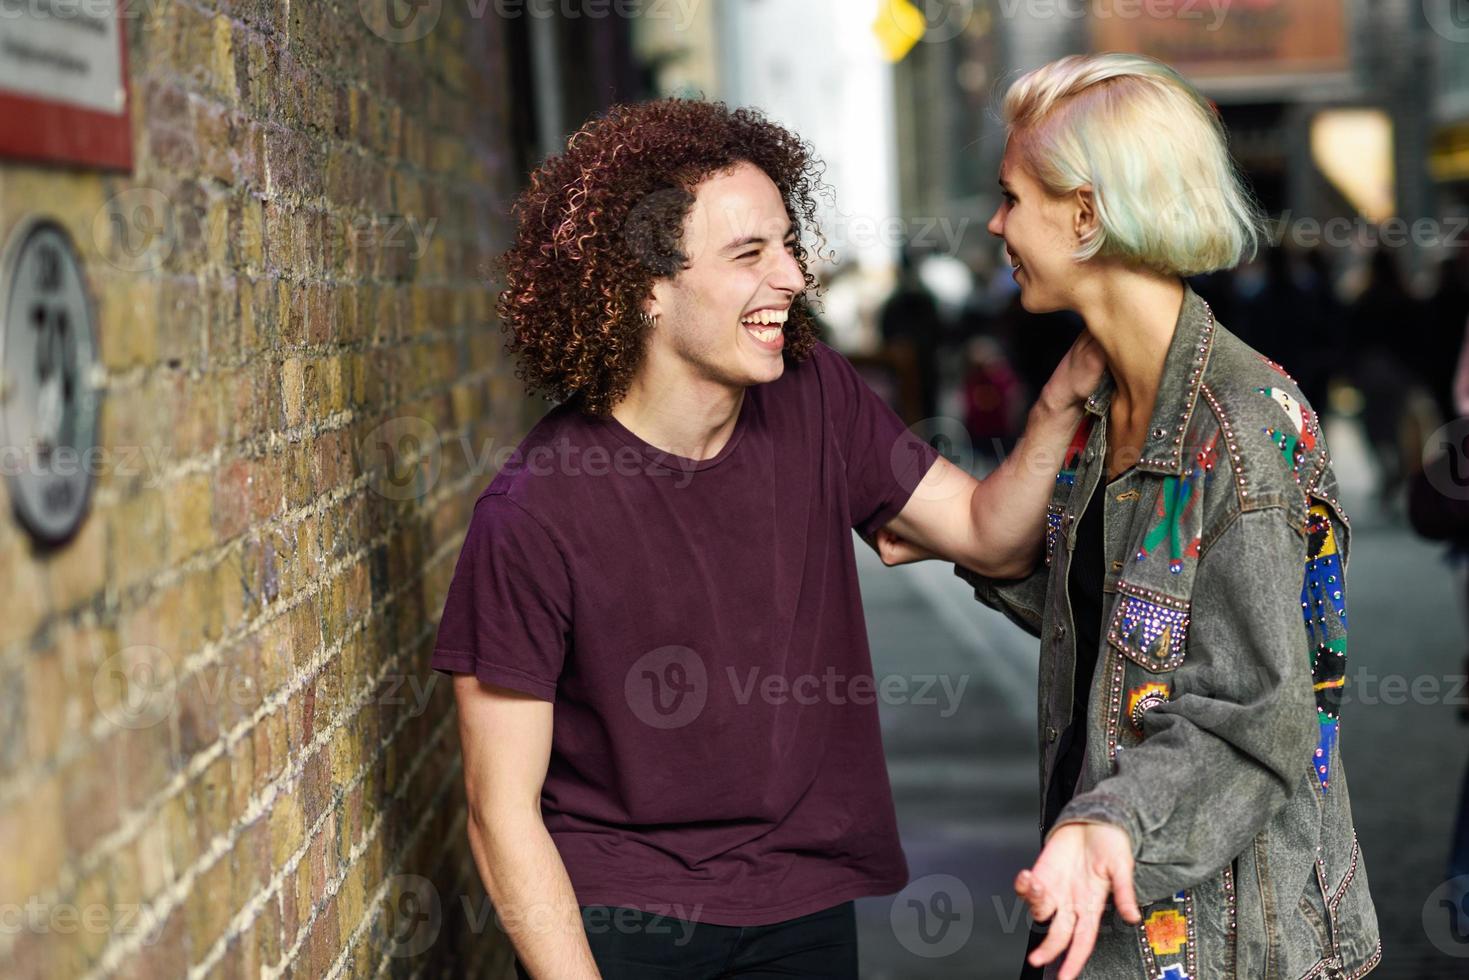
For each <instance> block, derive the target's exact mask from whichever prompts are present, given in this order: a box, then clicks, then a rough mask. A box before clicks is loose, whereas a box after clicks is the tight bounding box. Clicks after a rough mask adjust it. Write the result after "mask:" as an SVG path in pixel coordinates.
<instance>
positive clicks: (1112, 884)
mask: <svg viewBox="0 0 1469 980" xmlns="http://www.w3.org/2000/svg"><path fill="white" fill-rule="evenodd" d="M1003 113H1004V118H1005V121H1006V124H1007V127H1008V139H1007V145H1006V150H1005V155H1004V160H1003V162H1002V165H1001V170H1000V184H1001V185H1002V187H1003V189H1004V198H1003V201H1002V203H1001V204H1000V206H999V208H998V210H997V211H996V212H995V215H994V217H993V218H992V219H991V221H990V223H989V230H990V231H991V232H992V233H993V234H995V235H997V236H999V237H1000V238H1002V239H1003V240H1004V242H1005V246H1006V249H1007V251H1008V253H1009V255H1010V258H1011V262H1012V264H1013V265H1014V268H1015V279H1016V281H1017V283H1018V284H1019V286H1020V291H1021V292H1020V297H1021V302H1022V304H1023V305H1024V307H1025V308H1026V309H1027V310H1029V311H1031V312H1035V313H1040V312H1046V311H1053V310H1060V309H1069V310H1075V311H1076V312H1077V313H1079V314H1080V315H1081V316H1082V318H1083V319H1084V320H1085V322H1086V327H1087V331H1088V333H1089V334H1090V335H1091V336H1092V337H1093V338H1094V339H1095V340H1096V342H1097V344H1098V345H1099V346H1100V347H1101V348H1102V350H1103V351H1104V352H1105V354H1106V359H1107V373H1106V375H1105V376H1104V377H1103V379H1102V382H1101V385H1100V386H1099V387H1098V389H1097V390H1096V392H1095V393H1094V394H1093V395H1092V397H1091V398H1090V399H1089V400H1088V401H1087V403H1086V410H1087V413H1086V416H1085V417H1084V419H1083V421H1082V424H1081V425H1080V427H1079V428H1078V430H1077V432H1076V436H1075V438H1074V439H1073V441H1072V449H1071V451H1070V452H1069V453H1068V455H1067V458H1066V461H1065V463H1064V464H1063V467H1062V469H1061V471H1060V473H1059V474H1058V475H1057V478H1056V485H1055V490H1054V494H1053V497H1052V500H1051V503H1050V508H1049V513H1048V521H1047V528H1048V530H1047V535H1046V562H1045V565H1044V566H1043V567H1040V568H1038V569H1037V570H1036V571H1035V572H1033V573H1032V574H1031V575H1029V576H1028V577H1026V578H1023V579H1019V580H1009V581H1001V580H997V579H994V578H989V577H985V576H982V575H979V574H976V573H974V572H971V571H969V570H967V569H963V568H958V569H956V571H957V572H958V574H960V575H961V576H962V577H964V578H966V580H968V581H969V582H971V583H972V584H973V585H974V587H975V595H976V597H977V598H978V599H980V600H981V601H983V602H985V603H987V604H990V605H993V606H995V607H997V608H999V609H1001V610H1003V611H1005V612H1006V614H1007V615H1008V616H1010V617H1011V618H1012V619H1013V620H1015V621H1016V622H1017V623H1019V624H1020V625H1021V626H1022V627H1024V628H1025V629H1027V630H1029V631H1030V632H1032V633H1034V634H1035V635H1037V636H1039V637H1040V638H1041V665H1040V680H1041V684H1040V711H1039V730H1040V737H1041V755H1042V769H1043V778H1042V811H1043V813H1042V824H1041V826H1042V831H1043V834H1044V837H1045V844H1044V848H1043V849H1042V851H1041V854H1040V857H1039V859H1038V860H1037V861H1036V863H1035V865H1034V866H1033V867H1032V868H1030V869H1027V870H1025V871H1022V872H1021V873H1020V874H1019V876H1018V877H1017V879H1016V882H1015V887H1016V890H1017V892H1018V893H1019V894H1020V895H1021V896H1022V897H1023V898H1024V899H1025V900H1026V901H1027V902H1028V903H1029V905H1030V908H1031V912H1032V914H1033V916H1034V918H1035V919H1036V920H1037V921H1039V922H1048V923H1049V929H1048V930H1047V932H1046V934H1045V935H1044V936H1042V935H1039V934H1035V935H1033V938H1032V943H1031V950H1030V951H1029V956H1028V963H1029V965H1030V968H1031V969H1032V970H1034V969H1035V968H1037V967H1040V966H1042V965H1045V964H1056V963H1058V962H1059V976H1060V978H1061V980H1069V978H1072V977H1076V976H1078V975H1080V974H1081V973H1082V970H1083V967H1084V968H1085V975H1086V976H1087V977H1098V978H1119V980H1120V978H1138V980H1142V978H1146V980H1154V978H1159V977H1173V978H1182V977H1211V978H1212V977H1235V976H1239V977H1250V978H1257V977H1290V978H1298V977H1359V976H1362V975H1364V974H1365V973H1367V972H1368V971H1369V970H1371V969H1372V968H1373V967H1374V966H1375V965H1376V964H1377V962H1378V961H1379V959H1380V957H1381V944H1380V942H1379V940H1378V931H1377V920H1376V914H1375V911H1374V908H1373V904H1372V900H1371V898H1370V896H1369V894H1368V888H1367V877H1366V872H1365V870H1364V866H1363V860H1362V855H1361V853H1360V851H1359V849H1358V846H1357V841H1356V835H1355V833H1354V831H1353V826H1352V817H1351V807H1350V804H1349V801H1348V795H1347V783H1346V777H1345V773H1344V771H1343V767H1342V762H1341V756H1340V754H1339V739H1338V728H1337V725H1338V722H1337V717H1338V707H1339V705H1340V703H1341V690H1342V683H1343V680H1344V678H1345V659H1346V639H1347V615H1346V584H1345V574H1346V565H1347V558H1348V548H1349V526H1348V523H1347V518H1346V515H1345V514H1344V513H1343V511H1342V509H1341V507H1340V505H1339V504H1338V503H1337V501H1336V499H1335V498H1336V493H1337V490H1336V486H1337V484H1336V478H1335V476H1334V474H1333V472H1332V468H1331V461H1330V457H1329V455H1328V452H1327V447H1326V442H1325V439H1324V438H1323V436H1322V432H1321V427H1320V425H1319V423H1318V420H1317V416H1316V413H1315V412H1314V411H1313V410H1312V408H1311V406H1310V405H1309V404H1308V403H1307V401H1306V399H1305V398H1304V397H1303V396H1302V394H1301V392H1300V389H1299V388H1298V387H1297V385H1296V383H1295V382H1294V381H1293V380H1292V379H1291V378H1290V377H1289V376H1288V375H1287V374H1286V373H1285V371H1284V370H1283V369H1282V368H1281V367H1280V366H1279V365H1276V364H1273V363H1271V362H1269V361H1267V360H1266V359H1265V358H1264V357H1263V356H1262V355H1260V354H1258V353H1257V352H1255V351H1254V350H1252V349H1251V348H1249V347H1248V346H1246V345H1245V344H1244V343H1242V342H1241V341H1240V340H1239V339H1238V338H1237V337H1235V336H1234V335H1233V334H1232V333H1230V332H1229V331H1228V330H1226V329H1225V328H1224V326H1223V325H1222V324H1220V323H1218V322H1217V321H1216V319H1215V318H1214V315H1213V312H1212V311H1211V310H1210V308H1209V307H1208V305H1207V304H1206V303H1205V302H1204V301H1203V300H1202V299H1201V298H1200V297H1199V296H1198V295H1196V294H1195V293H1194V292H1193V290H1192V289H1191V288H1190V287H1189V285H1188V283H1187V282H1186V281H1185V278H1184V277H1187V276H1192V275H1195V274H1198V273H1203V272H1208V271H1211V270H1216V269H1224V268H1230V267H1232V266H1234V265H1235V264H1236V263H1238V262H1239V261H1240V259H1241V257H1242V256H1243V255H1245V254H1246V253H1251V254H1252V253H1253V251H1254V250H1255V248H1256V245H1257V243H1258V238H1259V231H1260V216H1259V214H1258V212H1257V210H1256V208H1255V206H1254V205H1253V203H1252V202H1251V200H1250V198H1249V196H1248V194H1247V192H1246V191H1245V190H1244V188H1243V185H1242V182H1241V180H1240V178H1239V176H1238V173H1237V171H1236V169H1235V168H1234V166H1233V164H1232V163H1231V161H1230V158H1229V154H1228V151H1227V149H1226V146H1225V137H1224V132H1223V128H1222V126H1221V124H1220V121H1219V119H1218V117H1217V115H1216V114H1215V112H1214V111H1213V109H1212V108H1211V106H1210V105H1209V103H1208V102H1207V101H1206V100H1205V99H1204V98H1203V97H1202V96H1200V94H1199V93H1198V92H1197V91H1196V90H1195V89H1194V88H1193V87H1192V86H1191V85H1190V84H1189V83H1188V82H1187V81H1185V80H1184V79H1183V78H1182V77H1181V76H1179V75H1178V73H1176V72H1175V71H1173V70H1172V69H1170V68H1168V67H1167V66H1166V65H1163V64H1161V63H1159V62H1157V61H1154V60H1151V59H1148V58H1144V57H1139V56H1133V55H1121V54H1104V55H1096V56H1086V57H1084V56H1073V57H1068V58H1063V59H1061V60H1059V61H1056V62H1053V63H1051V64H1048V65H1045V66H1043V67H1041V68H1039V69H1037V70H1035V71H1033V72H1031V73H1029V74H1027V75H1025V76H1023V77H1022V78H1020V79H1019V80H1018V81H1017V82H1016V83H1015V84H1014V86H1013V87H1012V88H1010V90H1009V91H1008V93H1007V94H1006V96H1005V99H1004V106H1003ZM880 545H881V547H882V549H883V551H884V558H885V560H888V561H889V562H897V561H902V560H911V559H912V558H915V557H921V554H920V553H917V552H916V551H915V550H914V549H912V548H911V547H910V546H908V545H907V544H906V543H905V542H903V541H902V540H901V539H899V538H897V537H895V536H894V535H892V534H891V533H884V534H883V535H882V537H881V540H880ZM1109 896H1110V898H1111V902H1112V906H1113V908H1112V909H1110V910H1109V909H1108V899H1109ZM1062 953H1066V956H1065V958H1064V960H1061V959H1059V958H1060V956H1061V954H1062ZM1055 973H1056V967H1055V966H1054V965H1053V966H1051V967H1049V968H1048V969H1047V971H1046V974H1047V975H1048V976H1049V975H1054V974H1055Z"/></svg>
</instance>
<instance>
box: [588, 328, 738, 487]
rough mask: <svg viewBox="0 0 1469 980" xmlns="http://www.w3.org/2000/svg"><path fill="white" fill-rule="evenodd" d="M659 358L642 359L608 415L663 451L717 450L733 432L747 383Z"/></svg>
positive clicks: (696, 454) (706, 454) (690, 455)
mask: <svg viewBox="0 0 1469 980" xmlns="http://www.w3.org/2000/svg"><path fill="white" fill-rule="evenodd" d="M649 353H650V354H651V353H652V352H651V351H650V352H649ZM659 360H661V359H658V358H657V357H656V356H650V357H649V358H648V360H647V361H646V362H644V365H643V370H641V371H639V372H638V376H637V377H636V378H634V379H633V383H632V385H631V387H629V388H628V392H627V394H626V395H625V396H624V397H623V398H622V400H621V401H619V402H618V403H617V404H616V405H615V406H613V408H612V417H613V418H615V419H616V420H617V421H618V422H620V423H622V425H623V427H624V428H626V429H627V430H628V431H630V432H631V433H632V434H633V435H635V436H637V437H638V438H639V439H641V440H643V441H644V442H646V443H648V444H649V445H651V446H655V447H657V448H658V449H661V450H663V451H664V452H666V453H672V454H673V455H675V456H682V457H684V458H686V459H699V460H702V459H710V458H712V457H714V456H717V455H719V453H720V451H721V450H722V449H724V447H725V444H726V443H728V442H729V438H730V436H731V435H733V433H734V428H735V422H736V421H738V420H739V417H740V408H741V406H742V405H743V404H744V400H745V389H744V388H742V387H730V386H728V385H723V384H720V383H718V382H716V381H711V380H709V379H706V378H700V377H697V376H695V375H694V374H693V373H692V372H691V371H690V370H689V368H688V365H686V364H684V363H682V362H678V363H673V364H666V365H665V364H659V363H658V361H659Z"/></svg>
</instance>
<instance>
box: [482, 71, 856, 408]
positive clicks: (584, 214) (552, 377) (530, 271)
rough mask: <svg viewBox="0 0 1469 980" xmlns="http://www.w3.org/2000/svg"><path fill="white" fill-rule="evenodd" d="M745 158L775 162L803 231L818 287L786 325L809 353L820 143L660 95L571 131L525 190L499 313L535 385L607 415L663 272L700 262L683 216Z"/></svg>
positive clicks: (745, 116) (638, 354) (814, 331)
mask: <svg viewBox="0 0 1469 980" xmlns="http://www.w3.org/2000/svg"><path fill="white" fill-rule="evenodd" d="M740 163H751V164H754V165H755V166H757V167H759V168H760V169H761V170H763V171H764V172H765V173H766V175H767V176H769V177H770V179H771V181H773V182H774V183H775V186H776V187H777V188H778V189H779V190H780V194H781V197H782V198H783V199H784V201H785V206H786V211H787V212H788V214H789V215H790V219H791V222H792V223H793V224H794V225H795V227H796V231H797V243H796V247H795V256H796V261H797V262H798V263H799V264H800V267H801V273H802V275H803V276H804V278H805V281H806V291H805V292H804V293H802V294H801V295H800V296H798V297H797V298H796V301H795V302H794V303H793V304H792V306H791V309H790V314H789V318H788V319H787V321H786V323H785V356H786V357H788V358H790V359H792V360H797V361H799V360H803V359H805V358H806V357H807V356H808V355H809V354H810V353H811V349H812V348H813V347H814V346H815V344H816V341H817V338H818V334H819V329H818V326H817V323H816V321H815V318H814V317H813V316H812V314H811V308H810V305H809V301H808V297H811V296H814V295H815V291H816V290H817V288H818V285H817V281H816V277H815V276H813V275H812V274H811V273H810V272H809V271H808V270H807V268H806V260H807V252H806V250H805V248H804V247H802V245H801V243H800V232H801V230H802V229H810V230H811V231H812V232H813V233H814V234H816V236H817V245H816V250H817V254H818V256H820V249H821V247H822V245H823V244H824V239H821V238H820V233H819V230H818V229H817V228H816V210H817V204H816V196H817V195H818V194H820V195H821V196H822V197H823V198H825V197H826V196H827V194H828V193H829V189H828V188H827V187H826V185H825V184H824V183H823V182H822V180H821V177H822V174H823V173H824V172H825V165H824V164H823V163H821V161H820V160H819V159H818V158H817V157H816V156H815V154H814V152H813V150H812V148H811V146H810V145H809V144H808V143H806V142H804V141H802V140H801V139H800V138H798V137H797V136H796V135H795V134H794V133H792V132H790V131H789V130H787V129H785V128H783V127H781V126H779V125H777V124H775V123H773V122H771V121H770V120H768V119H767V118H766V117H765V116H764V115H763V114H762V113H760V112H759V111H758V110H755V109H748V108H741V109H735V110H731V109H730V108H729V107H728V106H726V105H725V104H724V103H722V102H706V101H702V100H694V99H659V100H656V101H652V102H643V103H637V104H630V105H617V106H613V107H611V108H610V109H608V110H607V112H606V113H605V114H604V115H602V116H600V117H598V118H594V119H593V120H591V121H590V122H588V123H587V124H586V125H585V126H583V127H582V128H581V129H580V130H579V131H578V132H576V133H575V134H573V135H572V136H571V138H570V139H569V140H567V144H566V152H565V153H562V154H560V155H558V156H552V157H550V158H548V159H547V160H546V161H545V162H544V163H543V164H541V166H540V167H539V168H537V169H536V171H535V172H534V173H533V174H531V176H530V184H529V186H528V187H527V188H526V190H525V191H524V193H523V194H521V196H520V197H519V198H518V199H517V200H516V202H515V206H514V208H513V216H514V219H515V222H516V231H515V240H514V244H512V245H511V247H510V249H509V250H508V251H507V252H506V253H505V254H504V255H503V256H502V257H501V259H500V265H501V270H502V275H503V282H504V289H503V290H502V292H501V293H500V296H499V301H498V303H497V312H498V313H499V316H500V320H501V323H502V325H503V326H504V328H505V330H506V332H507V333H508V334H509V340H508V341H507V343H506V348H507V350H509V351H510V352H511V354H513V355H514V356H515V358H516V360H517V362H518V365H517V368H516V377H518V378H519V379H521V380H522V381H524V382H525V383H526V386H527V388H528V389H529V390H530V391H532V392H541V393H544V394H546V395H549V396H551V397H553V398H555V399H558V400H571V399H574V400H575V402H576V404H577V407H578V408H580V409H581V410H582V411H584V412H587V413H589V414H593V415H604V414H606V413H608V412H610V411H611V409H612V406H613V405H614V404H616V403H617V401H618V400H619V399H620V398H622V396H623V395H625V394H626V393H627V390H628V387H629V385H630V384H631V383H632V379H633V376H634V374H635V373H636V372H637V369H638V366H639V364H640V363H641V361H642V356H643V348H644V341H645V339H646V331H647V327H646V326H645V325H644V323H643V322H642V320H641V313H642V307H643V304H644V302H646V300H647V299H648V296H649V295H650V292H651V290H652V286H653V283H654V281H655V280H657V279H660V278H664V277H672V276H674V275H676V274H677V273H678V272H679V270H680V269H682V268H684V267H685V266H686V264H687V262H688V257H687V256H686V255H685V254H684V252H683V247H682V246H683V243H682V239H683V228H684V221H685V219H686V218H687V217H688V214H689V211H690V208H691V207H692V206H693V203H694V189H695V188H696V187H697V185H698V184H699V183H700V182H701V181H702V180H704V179H705V178H707V177H709V176H711V175H714V174H718V173H723V172H725V171H727V170H729V169H730V168H732V167H734V166H736V165H738V164H740Z"/></svg>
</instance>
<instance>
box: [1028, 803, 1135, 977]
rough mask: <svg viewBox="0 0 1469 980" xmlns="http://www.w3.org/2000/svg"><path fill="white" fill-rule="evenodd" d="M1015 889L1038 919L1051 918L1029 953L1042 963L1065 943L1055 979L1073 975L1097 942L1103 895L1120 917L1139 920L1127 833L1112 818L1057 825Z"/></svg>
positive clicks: (1034, 962) (1104, 903) (1104, 905)
mask: <svg viewBox="0 0 1469 980" xmlns="http://www.w3.org/2000/svg"><path fill="white" fill-rule="evenodd" d="M1015 894H1017V895H1019V896H1020V897H1021V898H1022V899H1024V900H1025V902H1026V904H1027V905H1029V906H1030V914H1031V916H1032V917H1033V918H1034V919H1035V920H1036V921H1037V922H1050V923H1051V928H1050V929H1049V930H1048V931H1047V933H1046V938H1045V941H1044V942H1042V943H1041V944H1040V946H1038V947H1036V949H1035V951H1034V952H1032V953H1031V954H1030V956H1029V962H1030V964H1031V965H1032V966H1044V965H1046V964H1047V963H1049V962H1051V961H1052V960H1054V959H1055V958H1056V957H1058V956H1060V955H1061V953H1062V952H1064V951H1065V950H1066V949H1067V948H1068V947H1070V953H1069V954H1068V955H1067V957H1066V960H1065V962H1063V963H1062V964H1061V976H1060V980H1074V978H1075V977H1076V976H1077V975H1078V974H1079V973H1081V968H1082V967H1083V966H1085V965H1086V961H1087V958H1088V957H1089V956H1091V955H1092V949H1093V947H1095V946H1096V942H1097V932H1098V929H1099V927H1100V925H1101V921H1102V913H1103V912H1105V911H1106V908H1107V896H1108V894H1111V895H1113V896H1114V901H1115V903H1116V905H1117V911H1118V912H1120V913H1121V914H1122V918H1123V919H1125V920H1126V921H1128V922H1130V923H1132V924H1133V925H1136V924H1137V923H1138V922H1141V921H1142V913H1141V912H1139V911H1138V907H1137V896H1136V894H1135V893H1134V891H1133V887H1132V839H1131V838H1130V837H1129V836H1128V834H1127V831H1125V830H1123V829H1122V828H1121V827H1114V826H1112V825H1111V824H1100V823H1069V824H1063V825H1062V826H1060V827H1058V828H1057V829H1056V831H1055V832H1054V833H1052V834H1051V838H1050V840H1048V841H1047V842H1046V846H1045V847H1044V848H1042V850H1041V856H1040V857H1039V858H1037V859H1036V862H1035V867H1033V868H1030V869H1028V870H1026V871H1022V872H1020V874H1018V875H1017V876H1016V877H1015Z"/></svg>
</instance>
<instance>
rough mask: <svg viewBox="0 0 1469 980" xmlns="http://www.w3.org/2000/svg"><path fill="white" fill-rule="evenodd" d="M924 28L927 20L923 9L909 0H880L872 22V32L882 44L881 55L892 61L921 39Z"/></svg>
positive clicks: (900, 59) (901, 58) (925, 28)
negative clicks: (875, 18) (875, 17)
mask: <svg viewBox="0 0 1469 980" xmlns="http://www.w3.org/2000/svg"><path fill="white" fill-rule="evenodd" d="M926 30H928V21H927V19H925V18H924V16H923V11H921V10H919V9H918V8H917V7H915V6H913V4H912V3H911V2H910V0H881V2H880V5H879V7H878V10H877V20H875V21H873V22H872V33H873V34H875V35H877V43H878V44H879V45H881V46H882V56H883V57H884V58H886V59H887V60H888V61H894V62H897V61H902V60H903V59H904V58H905V57H907V55H908V52H909V51H912V50H913V45H915V44H917V43H918V42H919V41H921V40H923V33H924V31H926Z"/></svg>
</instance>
